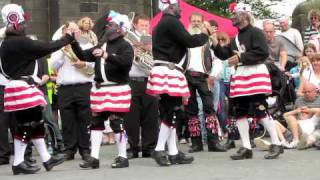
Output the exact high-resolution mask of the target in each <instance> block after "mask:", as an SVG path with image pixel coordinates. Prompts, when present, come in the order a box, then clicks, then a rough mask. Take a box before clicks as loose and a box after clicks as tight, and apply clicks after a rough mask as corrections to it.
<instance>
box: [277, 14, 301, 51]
mask: <svg viewBox="0 0 320 180" xmlns="http://www.w3.org/2000/svg"><path fill="white" fill-rule="evenodd" d="M279 23H280V30H281V33H280V35H282V36H284V37H286V38H287V39H289V40H290V41H291V42H292V43H293V44H294V45H296V46H297V47H298V48H299V49H300V51H301V52H302V51H303V41H302V37H301V34H300V32H299V31H298V30H297V29H295V28H292V27H290V25H289V21H288V19H287V18H286V17H281V18H280V19H279Z"/></svg>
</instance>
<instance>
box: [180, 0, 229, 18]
mask: <svg viewBox="0 0 320 180" xmlns="http://www.w3.org/2000/svg"><path fill="white" fill-rule="evenodd" d="M186 2H187V3H189V4H191V5H194V6H196V7H198V8H200V9H203V10H205V11H208V12H212V13H214V14H216V15H219V16H223V17H230V16H231V13H230V12H229V4H230V3H232V2H234V1H233V0H186Z"/></svg>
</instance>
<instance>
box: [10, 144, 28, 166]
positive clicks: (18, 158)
mask: <svg viewBox="0 0 320 180" xmlns="http://www.w3.org/2000/svg"><path fill="white" fill-rule="evenodd" d="M13 143H14V159H13V165H14V166H17V165H19V164H20V163H22V162H23V161H24V153H25V151H26V148H27V144H26V143H24V142H22V141H20V140H19V139H14V142H13Z"/></svg>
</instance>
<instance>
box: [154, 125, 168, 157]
mask: <svg viewBox="0 0 320 180" xmlns="http://www.w3.org/2000/svg"><path fill="white" fill-rule="evenodd" d="M169 135H170V128H169V127H168V126H167V125H165V124H164V123H161V126H160V132H159V136H158V142H157V146H156V148H155V150H156V151H164V146H165V144H166V141H167V139H168V137H169Z"/></svg>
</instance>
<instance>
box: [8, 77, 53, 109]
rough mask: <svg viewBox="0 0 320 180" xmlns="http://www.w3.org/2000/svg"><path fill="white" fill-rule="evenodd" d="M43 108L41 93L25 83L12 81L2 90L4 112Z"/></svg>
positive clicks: (43, 101)
mask: <svg viewBox="0 0 320 180" xmlns="http://www.w3.org/2000/svg"><path fill="white" fill-rule="evenodd" d="M39 105H40V106H45V105H47V102H46V100H45V98H44V96H43V93H42V92H41V91H40V90H39V89H38V88H37V87H35V86H34V85H29V84H27V83H26V82H25V81H21V80H12V81H10V82H9V83H8V84H7V85H6V86H5V88H4V111H6V112H12V111H20V110H25V109H30V108H33V107H36V106H39Z"/></svg>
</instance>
